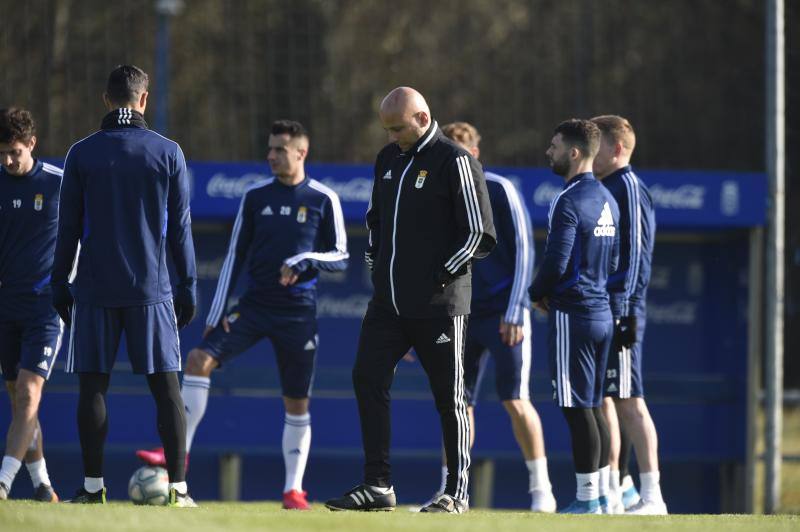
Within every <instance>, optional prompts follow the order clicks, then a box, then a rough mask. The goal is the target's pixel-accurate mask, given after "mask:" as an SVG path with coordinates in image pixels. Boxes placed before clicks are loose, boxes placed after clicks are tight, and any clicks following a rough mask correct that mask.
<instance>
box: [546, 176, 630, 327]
mask: <svg viewBox="0 0 800 532" xmlns="http://www.w3.org/2000/svg"><path fill="white" fill-rule="evenodd" d="M549 218H550V222H549V232H548V235H547V244H546V245H545V250H544V258H543V260H542V264H541V266H539V271H538V273H537V274H536V278H535V279H534V280H533V285H531V299H532V300H533V301H539V300H541V299H542V298H544V297H547V298H548V302H549V305H550V307H552V308H553V309H556V310H560V311H561V312H565V313H567V314H572V315H575V316H580V317H584V318H590V319H609V320H610V319H611V310H610V307H609V302H608V292H607V290H606V283H607V281H608V277H609V274H611V273H612V272H614V271H615V270H616V267H617V262H618V260H619V232H618V231H617V229H618V227H619V208H618V207H617V202H616V200H614V197H613V196H612V195H611V193H610V192H609V191H608V189H607V188H606V187H604V186H603V185H601V184H600V182H599V181H597V179H595V178H594V175H592V173H591V172H587V173H583V174H578V175H576V176H575V177H573V178H572V179H570V180H569V181H567V182H566V183H565V184H564V190H562V191H561V192H560V193H559V194H558V195H557V196H556V197H555V198H554V199H553V202H552V204H551V205H550V217H549Z"/></svg>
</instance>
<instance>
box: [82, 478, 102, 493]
mask: <svg viewBox="0 0 800 532" xmlns="http://www.w3.org/2000/svg"><path fill="white" fill-rule="evenodd" d="M104 487H105V485H104V484H103V477H97V478H93V477H84V478H83V489H85V490H86V491H88V492H89V493H97V492H98V491H100V490H101V489H103V488H104Z"/></svg>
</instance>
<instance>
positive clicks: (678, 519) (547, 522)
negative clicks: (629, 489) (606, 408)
mask: <svg viewBox="0 0 800 532" xmlns="http://www.w3.org/2000/svg"><path fill="white" fill-rule="evenodd" d="M200 504H201V507H200V508H197V509H181V508H162V507H147V506H133V505H132V504H130V503H111V504H108V505H106V506H96V505H76V506H72V505H68V504H52V505H48V504H41V503H34V502H26V501H0V530H2V531H4V532H11V531H17V530H19V531H25V532H32V531H36V530H47V531H52V532H58V531H62V530H64V531H70V532H72V531H76V530H80V531H94V530H97V531H117V530H119V531H123V530H130V531H135V532H141V531H142V530H169V531H179V530H191V531H192V532H201V531H206V530H208V531H211V530H213V531H224V532H234V531H239V530H258V531H264V530H269V531H270V532H277V531H284V530H285V531H291V532H304V531H323V530H324V531H326V532H327V531H336V530H341V531H348V532H360V531H362V530H363V531H365V532H366V531H370V532H372V531H375V530H379V531H381V532H389V531H393V530H402V531H412V530H413V531H414V532H418V531H419V532H424V531H428V530H431V531H432V530H441V531H452V530H454V528H455V527H457V530H458V531H459V532H472V531H474V532H486V531H492V532H505V531H516V530H519V531H525V532H534V531H537V530H546V531H547V532H562V531H563V532H568V531H583V530H591V529H592V528H597V527H604V528H605V527H613V530H614V532H642V531H643V530H665V531H667V530H668V531H669V532H678V531H683V530H702V531H708V532H715V531H721V532H722V531H724V532H736V531H742V532H744V531H748V532H750V531H753V530H758V531H759V532H764V531H772V530H786V531H789V530H798V529H800V516H788V515H783V516H751V515H717V516H710V515H709V516H706V515H702V516H700V515H675V516H666V517H634V516H627V517H626V516H599V515H598V516H565V515H535V514H531V513H526V512H511V511H485V510H473V511H471V512H469V513H467V514H464V515H425V514H413V513H410V512H408V511H407V508H405V507H400V508H398V509H397V510H396V511H394V512H377V513H354V512H330V511H328V510H327V509H326V508H325V507H324V506H323V505H322V504H321V503H316V504H314V508H313V510H311V511H310V512H297V511H291V512H289V511H285V510H281V509H280V505H279V504H278V503H274V502H267V503H216V502H213V503H212V502H210V503H202V502H201V503H200ZM608 529H612V528H608Z"/></svg>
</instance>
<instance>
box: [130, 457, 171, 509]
mask: <svg viewBox="0 0 800 532" xmlns="http://www.w3.org/2000/svg"><path fill="white" fill-rule="evenodd" d="M128 496H129V497H130V498H131V500H132V501H133V504H150V505H153V506H164V505H166V504H167V501H168V500H169V476H168V475H167V470H166V469H164V468H163V467H152V466H144V467H140V468H139V469H137V470H136V471H134V472H133V476H132V477H131V480H130V481H129V482H128Z"/></svg>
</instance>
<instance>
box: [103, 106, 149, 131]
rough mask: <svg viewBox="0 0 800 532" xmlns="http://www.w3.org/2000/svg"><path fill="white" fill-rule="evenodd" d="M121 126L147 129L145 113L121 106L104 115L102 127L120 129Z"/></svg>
mask: <svg viewBox="0 0 800 532" xmlns="http://www.w3.org/2000/svg"><path fill="white" fill-rule="evenodd" d="M121 127H138V128H142V129H147V122H145V121H144V115H142V113H140V112H139V111H134V110H133V109H129V108H127V107H120V108H119V109H114V110H113V111H111V112H110V113H108V114H107V115H106V116H104V117H103V122H102V123H101V124H100V129H119V128H121Z"/></svg>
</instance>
